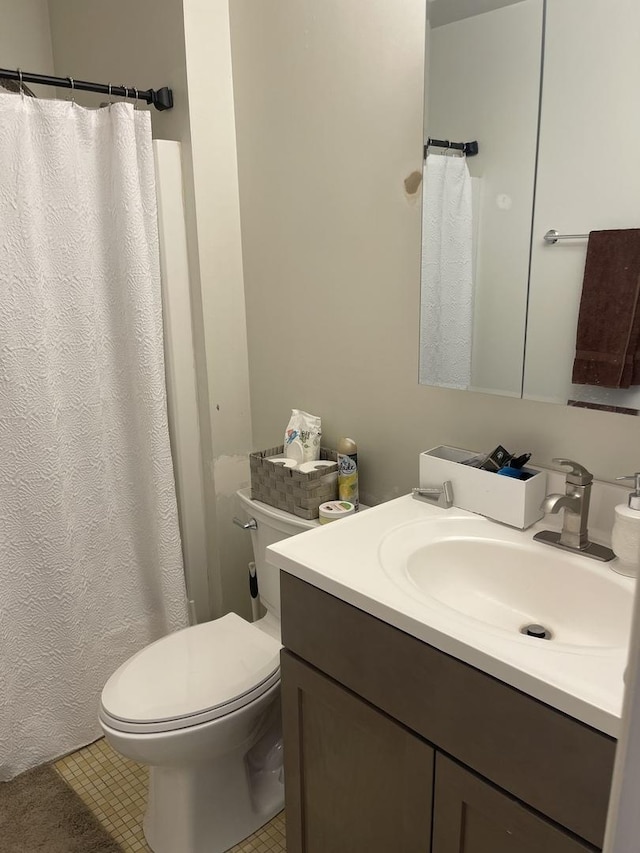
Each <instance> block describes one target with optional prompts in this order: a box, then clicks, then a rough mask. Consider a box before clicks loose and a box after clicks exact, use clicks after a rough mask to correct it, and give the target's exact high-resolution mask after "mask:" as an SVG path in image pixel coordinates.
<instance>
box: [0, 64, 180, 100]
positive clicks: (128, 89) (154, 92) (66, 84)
mask: <svg viewBox="0 0 640 853" xmlns="http://www.w3.org/2000/svg"><path fill="white" fill-rule="evenodd" d="M2 77H4V78H5V79H6V80H17V81H18V82H19V83H20V82H22V83H40V84H41V85H43V86H59V87H61V88H63V89H73V90H74V91H75V90H76V89H77V90H78V91H79V92H98V93H99V94H101V95H113V96H115V97H118V98H131V99H135V100H137V101H145V102H146V103H147V104H153V106H154V107H155V108H156V109H157V110H170V109H171V108H172V107H173V92H172V91H171V89H169V87H168V86H163V87H162V89H136V87H135V86H113V85H112V84H111V83H107V84H105V83H88V82H87V81H86V80H74V78H73V77H50V76H49V75H48V74H33V73H31V72H30V71H21V70H20V69H19V68H18V69H11V68H0V78H2Z"/></svg>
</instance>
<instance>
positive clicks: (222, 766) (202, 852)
mask: <svg viewBox="0 0 640 853" xmlns="http://www.w3.org/2000/svg"><path fill="white" fill-rule="evenodd" d="M149 770H150V774H149V798H148V804H147V811H146V814H145V818H144V834H145V838H146V839H147V843H148V844H149V847H151V849H152V850H153V851H154V853H178V851H180V853H224V851H226V850H229V848H230V847H233V846H234V845H235V844H238V843H239V842H240V841H242V840H243V839H245V838H247V837H248V836H249V835H251V834H252V833H254V832H255V831H256V830H258V829H259V828H260V827H261V826H263V825H264V824H265V823H268V821H270V820H271V818H272V817H274V816H275V815H276V814H278V812H279V811H281V809H282V807H283V801H284V785H283V782H282V771H281V770H268V769H267V770H260V771H257V772H255V771H253V770H252V769H251V768H250V767H249V766H248V762H247V760H246V759H245V760H242V758H241V757H239V756H237V755H233V754H232V755H229V756H226V759H223V760H222V761H218V763H217V766H216V768H215V772H212V770H211V769H210V768H208V767H206V766H205V765H200V766H195V767H193V766H191V767H184V768H183V767H150V768H149ZM247 775H249V780H248V779H247Z"/></svg>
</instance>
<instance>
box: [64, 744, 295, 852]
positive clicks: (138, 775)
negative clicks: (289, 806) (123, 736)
mask: <svg viewBox="0 0 640 853" xmlns="http://www.w3.org/2000/svg"><path fill="white" fill-rule="evenodd" d="M54 767H55V768H56V770H57V771H58V773H59V774H60V775H61V776H62V778H63V779H64V780H65V781H66V782H67V784H69V785H70V786H71V787H72V788H73V789H74V791H75V792H76V793H77V794H78V796H79V797H81V799H82V800H83V801H84V803H85V804H86V805H87V806H88V807H89V808H90V809H91V811H92V812H93V813H94V814H95V815H96V817H97V818H98V820H99V821H100V823H101V824H102V825H103V826H104V827H105V829H106V830H107V831H108V832H109V833H110V834H111V835H112V836H113V837H114V838H115V839H116V841H117V842H118V843H119V844H120V845H121V846H122V848H123V850H124V851H125V853H140V851H143V853H151V848H150V847H149V846H148V844H147V843H146V841H145V838H144V834H143V832H142V818H143V816H144V809H145V797H146V790H147V769H146V767H143V766H142V765H140V764H136V763H135V762H134V761H129V760H128V759H127V758H123V757H122V756H121V755H118V754H117V753H116V752H114V751H113V750H112V749H111V747H110V746H109V745H108V743H107V742H106V741H105V740H104V739H101V740H98V741H96V742H95V743H92V744H89V746H85V747H84V749H80V750H78V752H73V753H72V754H71V755H67V756H66V757H65V758H61V759H60V760H59V761H57V762H56V763H55V765H54ZM285 851H286V844H285V823H284V812H281V813H280V814H279V815H276V817H274V818H273V820H272V821H270V822H269V823H268V824H266V826H263V827H262V829H259V830H258V832H256V833H255V834H254V835H252V836H250V837H249V838H247V839H246V840H245V841H243V842H242V843H240V844H238V845H236V846H235V847H232V848H231V851H230V853H285ZM176 853H178V852H177V851H176Z"/></svg>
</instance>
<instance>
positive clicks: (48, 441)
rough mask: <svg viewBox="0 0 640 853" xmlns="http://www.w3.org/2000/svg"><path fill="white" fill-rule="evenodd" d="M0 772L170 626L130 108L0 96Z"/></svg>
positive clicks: (175, 610)
mask: <svg viewBox="0 0 640 853" xmlns="http://www.w3.org/2000/svg"><path fill="white" fill-rule="evenodd" d="M0 294H1V298H0V779H2V780H5V779H9V778H11V777H12V776H14V775H16V774H17V773H19V772H20V771H21V770H24V769H25V768H27V767H31V766H34V765H36V764H40V763H42V762H43V761H46V760H48V759H50V758H53V757H55V756H58V755H61V754H62V753H65V752H69V751H71V750H73V749H75V748H77V747H78V746H81V745H83V744H85V743H87V742H89V741H91V740H95V738H97V737H98V736H99V735H100V727H99V726H98V705H99V700H100V691H101V689H102V686H103V685H104V683H105V681H106V680H107V678H108V677H109V676H110V675H111V673H112V672H113V671H114V670H115V669H116V668H117V667H118V666H119V665H120V664H121V663H122V662H123V661H124V660H126V658H128V657H129V656H130V655H132V654H133V653H134V652H136V651H139V650H140V649H141V648H143V647H144V646H146V645H147V644H148V643H150V642H151V641H153V640H155V639H157V638H158V637H161V636H162V635H164V634H166V633H168V632H169V631H172V630H175V629H177V628H181V627H183V626H184V625H185V624H186V613H185V609H186V608H185V591H184V578H183V573H182V555H181V550H180V538H179V531H178V520H177V509H176V495H175V488H174V481H173V470H172V462H171V453H170V448H169V435H168V428H167V411H166V396H165V378H164V361H163V334H162V306H161V302H160V270H159V254H158V232H157V220H156V198H155V183H154V163H153V150H152V140H151V121H150V116H149V113H147V112H143V111H142V110H141V111H139V112H137V111H136V112H134V110H133V107H132V106H130V105H128V104H113V106H111V107H109V108H105V109H101V110H85V109H82V108H81V107H79V106H77V105H74V104H73V103H69V102H66V101H56V100H34V99H31V98H24V99H22V98H20V97H19V96H18V95H9V94H6V95H0Z"/></svg>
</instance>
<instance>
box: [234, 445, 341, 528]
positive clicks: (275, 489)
mask: <svg viewBox="0 0 640 853" xmlns="http://www.w3.org/2000/svg"><path fill="white" fill-rule="evenodd" d="M283 453H284V445H282V444H281V445H280V446H279V447H272V448H270V449H269V450H260V451H258V452H257V453H250V454H249V467H250V470H251V497H252V498H253V500H255V501H262V502H263V503H265V504H269V506H275V507H277V508H278V509H283V510H285V512H291V513H293V514H294V515H297V516H298V517H299V518H306V519H312V518H318V515H319V507H320V504H323V503H325V501H333V500H337V498H338V454H337V452H336V451H335V450H328V449H327V448H326V447H321V448H320V459H324V460H328V461H330V462H334V463H335V464H334V465H331V466H329V465H327V466H325V467H323V468H319V469H318V470H317V471H310V472H309V473H303V472H302V471H298V470H297V469H296V468H284V467H283V466H282V465H277V464H276V463H275V462H271V460H270V459H268V457H269V456H281V455H282V454H283Z"/></svg>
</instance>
